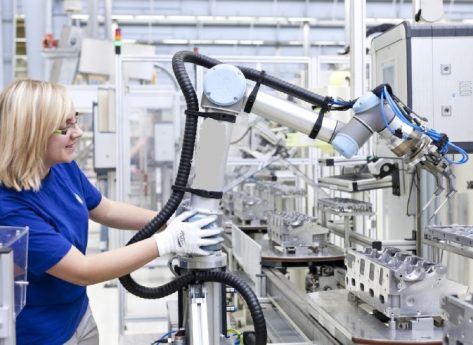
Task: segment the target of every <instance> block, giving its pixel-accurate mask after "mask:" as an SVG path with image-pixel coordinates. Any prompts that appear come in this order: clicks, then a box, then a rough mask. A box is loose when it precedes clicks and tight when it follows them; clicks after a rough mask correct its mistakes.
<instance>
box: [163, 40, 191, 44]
mask: <svg viewBox="0 0 473 345" xmlns="http://www.w3.org/2000/svg"><path fill="white" fill-rule="evenodd" d="M163 44H189V41H188V40H178V39H168V40H163Z"/></svg>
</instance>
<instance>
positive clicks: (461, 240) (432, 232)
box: [424, 224, 473, 249]
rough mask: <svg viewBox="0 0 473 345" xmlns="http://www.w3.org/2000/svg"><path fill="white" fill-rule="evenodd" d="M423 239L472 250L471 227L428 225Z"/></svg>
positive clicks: (472, 232) (472, 228) (472, 233)
mask: <svg viewBox="0 0 473 345" xmlns="http://www.w3.org/2000/svg"><path fill="white" fill-rule="evenodd" d="M424 237H425V238H426V239H428V240H431V241H444V242H445V243H452V244H453V243H455V244H459V245H462V246H466V247H471V248H472V249H473V225H456V224H453V225H428V226H426V227H425V230H424Z"/></svg>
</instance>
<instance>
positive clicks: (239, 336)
mask: <svg viewBox="0 0 473 345" xmlns="http://www.w3.org/2000/svg"><path fill="white" fill-rule="evenodd" d="M228 333H230V334H235V335H236V336H237V340H236V341H235V344H234V345H243V333H241V332H240V331H238V330H236V329H234V328H228V329H227V334H228ZM227 338H230V336H229V335H227Z"/></svg>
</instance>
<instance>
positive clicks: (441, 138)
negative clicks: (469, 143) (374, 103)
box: [381, 86, 469, 164]
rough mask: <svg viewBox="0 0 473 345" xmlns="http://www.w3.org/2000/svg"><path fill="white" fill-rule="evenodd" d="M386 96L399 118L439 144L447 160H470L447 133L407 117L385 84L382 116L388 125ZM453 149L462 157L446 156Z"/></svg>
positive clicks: (382, 93) (450, 161) (382, 94)
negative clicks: (385, 108)
mask: <svg viewBox="0 0 473 345" xmlns="http://www.w3.org/2000/svg"><path fill="white" fill-rule="evenodd" d="M384 98H386V101H387V103H388V105H389V108H390V109H391V111H392V112H393V114H394V115H395V116H396V117H397V118H399V119H400V120H401V121H402V122H403V123H405V124H406V125H408V126H410V127H411V128H413V129H414V130H415V131H417V132H420V133H423V134H425V135H427V136H428V137H429V138H430V139H432V140H433V142H434V143H435V144H437V145H439V153H440V154H441V155H442V156H444V158H445V160H446V161H447V162H448V163H449V164H463V163H466V162H467V161H468V158H469V157H468V154H467V153H466V151H465V150H463V149H462V148H461V147H459V146H457V145H455V144H453V143H451V142H450V141H449V140H448V138H447V137H446V136H445V134H443V133H439V132H437V131H436V130H434V129H431V128H427V127H424V126H420V125H417V124H415V123H413V120H412V119H409V118H407V116H409V115H407V114H406V113H405V112H404V111H403V110H402V109H401V108H400V107H399V105H398V104H397V103H396V102H395V101H394V100H393V98H392V97H391V95H390V94H389V92H388V90H387V87H386V86H384V88H383V90H382V92H381V116H382V117H383V121H384V122H385V124H386V125H387V119H386V114H385V113H384V102H383V100H384ZM387 128H389V130H390V131H391V133H394V132H393V130H392V128H390V127H388V126H387ZM403 137H404V136H403ZM404 138H405V137H404ZM405 139H407V138H405ZM451 151H456V152H457V153H459V154H460V155H461V158H460V159H458V160H452V159H450V158H448V157H445V155H446V154H448V153H451V154H453V152H451Z"/></svg>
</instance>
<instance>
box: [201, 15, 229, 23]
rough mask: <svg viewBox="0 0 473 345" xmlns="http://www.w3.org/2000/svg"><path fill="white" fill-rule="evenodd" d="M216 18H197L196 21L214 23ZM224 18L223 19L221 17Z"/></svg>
mask: <svg viewBox="0 0 473 345" xmlns="http://www.w3.org/2000/svg"><path fill="white" fill-rule="evenodd" d="M215 18H216V17H212V16H197V20H198V21H201V22H211V21H214V20H215ZM222 18H224V17H222Z"/></svg>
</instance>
